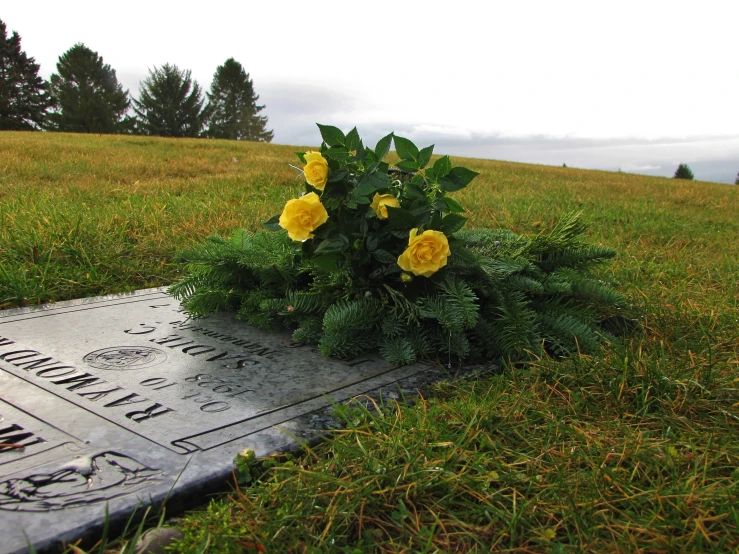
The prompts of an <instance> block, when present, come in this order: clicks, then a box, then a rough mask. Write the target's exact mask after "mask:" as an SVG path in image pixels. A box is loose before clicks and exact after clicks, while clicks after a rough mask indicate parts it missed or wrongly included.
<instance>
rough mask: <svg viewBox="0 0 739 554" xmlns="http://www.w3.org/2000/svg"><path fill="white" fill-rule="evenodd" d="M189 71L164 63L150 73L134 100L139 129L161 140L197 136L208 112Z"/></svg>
mask: <svg viewBox="0 0 739 554" xmlns="http://www.w3.org/2000/svg"><path fill="white" fill-rule="evenodd" d="M204 102H205V99H204V98H203V97H202V94H201V91H200V85H198V83H197V81H194V82H193V80H192V78H191V77H190V70H189V69H188V70H180V69H179V68H178V67H177V66H176V65H170V64H168V63H165V64H164V65H163V66H161V67H159V68H156V67H155V68H154V69H153V70H151V71H149V76H148V77H147V78H146V79H145V80H144V82H143V83H142V85H141V89H140V91H139V99H138V100H134V101H133V103H134V111H135V112H136V116H137V119H138V127H139V130H140V131H141V132H142V133H144V134H147V135H158V136H162V137H197V136H199V135H200V132H201V131H202V129H203V125H204V124H205V121H206V119H207V116H208V113H209V109H208V107H207V106H205V107H204V106H203V104H204Z"/></svg>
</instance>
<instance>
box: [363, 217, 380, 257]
mask: <svg viewBox="0 0 739 554" xmlns="http://www.w3.org/2000/svg"><path fill="white" fill-rule="evenodd" d="M365 221H366V220H365ZM377 243H378V239H377V237H376V236H375V235H370V236H368V237H367V250H369V251H370V252H372V251H373V250H375V249H376V248H377Z"/></svg>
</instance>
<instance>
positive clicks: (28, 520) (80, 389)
mask: <svg viewBox="0 0 739 554" xmlns="http://www.w3.org/2000/svg"><path fill="white" fill-rule="evenodd" d="M427 370H428V366H427V365H424V364H414V365H411V366H404V367H400V368H396V367H394V366H392V365H390V364H388V363H387V362H385V361H383V360H382V359H380V358H379V357H378V356H366V357H361V358H357V359H355V360H351V361H348V362H346V361H338V360H326V359H324V358H322V357H321V355H320V354H319V353H318V352H316V351H315V349H314V348H313V347H310V346H297V347H296V345H294V344H293V343H292V342H291V340H290V337H289V335H284V334H283V335H281V334H271V333H267V332H264V331H261V330H258V329H254V328H251V327H248V326H247V325H246V324H244V323H243V322H237V321H235V319H234V318H233V316H232V315H229V314H216V315H212V316H209V317H207V318H202V319H198V320H190V319H188V317H187V314H186V313H185V312H184V311H183V310H182V309H181V308H180V306H179V303H178V302H177V301H175V300H174V299H172V298H171V297H169V296H168V295H167V294H166V293H165V292H164V291H163V290H161V289H150V290H145V291H137V292H134V293H128V294H122V295H112V296H106V297H97V298H88V299H83V300H75V301H69V302H60V303H57V304H50V305H46V306H39V307H33V308H22V309H16V310H6V311H3V312H0V528H2V537H3V538H2V540H1V541H0V553H1V554H10V553H20V552H26V551H27V545H28V544H32V545H33V546H34V547H35V548H36V549H37V550H41V549H45V548H49V547H53V546H55V545H58V544H59V543H60V542H61V541H73V540H76V539H78V538H80V537H82V536H87V537H90V536H95V535H96V534H99V533H100V530H101V529H102V526H103V524H104V520H105V512H106V507H107V510H108V513H109V517H110V519H111V520H113V521H121V520H125V519H126V518H128V517H129V515H130V514H131V513H132V512H133V511H134V510H135V509H137V508H141V507H142V506H145V505H148V504H152V503H159V502H162V501H163V500H164V499H165V498H167V499H184V498H200V499H201V500H202V501H205V497H204V496H203V491H205V490H207V489H208V488H209V487H211V488H212V487H213V486H214V485H216V484H221V486H222V484H223V483H224V482H226V481H227V480H228V479H229V478H230V475H231V464H232V460H233V457H234V456H235V454H236V453H237V452H239V451H240V450H243V449H244V448H250V449H252V450H254V451H255V452H256V454H257V456H264V455H266V454H268V453H270V452H272V451H275V450H278V451H283V450H288V449H293V448H295V447H296V446H297V445H298V442H299V441H300V440H303V439H307V438H309V437H311V436H315V432H314V431H313V430H312V429H311V426H310V416H309V414H311V413H314V412H316V411H317V410H321V409H324V408H326V407H327V406H329V405H330V403H332V402H340V401H343V400H347V399H350V398H352V397H354V396H356V395H359V394H362V393H364V392H367V391H370V390H373V389H377V388H380V387H386V386H388V385H392V384H393V383H397V382H398V381H401V380H403V379H409V378H414V376H418V375H420V374H422V373H424V372H425V371H427Z"/></svg>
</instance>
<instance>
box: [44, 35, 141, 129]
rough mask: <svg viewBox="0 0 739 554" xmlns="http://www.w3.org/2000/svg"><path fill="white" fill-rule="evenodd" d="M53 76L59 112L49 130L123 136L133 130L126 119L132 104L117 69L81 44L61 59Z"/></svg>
mask: <svg viewBox="0 0 739 554" xmlns="http://www.w3.org/2000/svg"><path fill="white" fill-rule="evenodd" d="M56 69H57V73H54V74H53V75H52V76H51V92H52V96H53V97H54V101H55V103H56V110H55V111H54V112H53V113H51V114H50V115H49V123H50V125H49V128H50V129H53V130H55V131H66V132H71V133H122V132H126V131H131V130H132V128H133V119H132V118H131V117H127V116H126V112H127V111H128V109H129V107H130V105H131V102H130V100H129V98H128V91H124V90H123V88H122V87H121V85H120V84H119V83H118V79H117V78H116V74H115V69H113V68H111V67H110V65H108V64H105V63H103V58H102V57H101V56H99V55H98V53H97V52H93V51H92V50H90V49H89V48H88V47H87V46H85V45H84V44H82V43H78V44H75V45H74V46H72V48H70V49H69V50H67V51H66V52H65V53H64V54H62V55H61V56H59V62H58V63H57V64H56Z"/></svg>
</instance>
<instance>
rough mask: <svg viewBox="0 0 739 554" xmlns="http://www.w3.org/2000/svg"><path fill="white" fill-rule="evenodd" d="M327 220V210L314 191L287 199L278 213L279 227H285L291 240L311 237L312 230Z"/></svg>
mask: <svg viewBox="0 0 739 554" xmlns="http://www.w3.org/2000/svg"><path fill="white" fill-rule="evenodd" d="M327 220H328V212H327V211H326V208H324V207H323V204H321V199H320V198H318V195H317V194H316V193H315V192H310V193H308V194H306V195H305V196H301V197H300V198H294V199H293V200H288V201H287V204H285V209H284V210H282V214H281V215H280V221H279V223H280V227H282V228H283V229H287V234H288V235H289V236H290V238H291V239H293V240H306V239H312V238H313V236H314V235H313V231H315V230H316V229H318V228H319V227H320V226H321V225H323V224H324V223H326V221H327Z"/></svg>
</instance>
